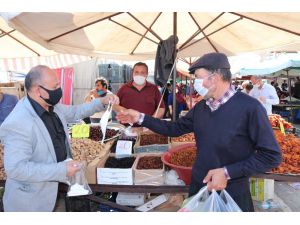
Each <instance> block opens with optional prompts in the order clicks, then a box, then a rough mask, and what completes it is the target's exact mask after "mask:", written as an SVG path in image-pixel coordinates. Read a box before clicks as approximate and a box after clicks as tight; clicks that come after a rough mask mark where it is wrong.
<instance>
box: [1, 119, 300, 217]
mask: <svg viewBox="0 0 300 225" xmlns="http://www.w3.org/2000/svg"><path fill="white" fill-rule="evenodd" d="M270 123H271V124H272V127H273V128H274V132H275V136H276V139H277V141H278V143H279V145H280V147H281V149H282V153H283V162H282V164H281V165H280V167H278V168H276V169H274V170H273V171H270V172H268V173H265V174H257V175H254V176H252V177H253V178H263V179H274V180H276V181H280V182H300V163H299V161H300V160H299V158H300V138H299V137H297V136H296V135H295V134H292V133H293V127H292V125H291V124H289V123H288V122H286V121H284V120H283V119H282V118H281V117H280V116H279V115H272V116H270ZM80 126H81V125H80V124H77V125H76V126H73V128H70V133H72V139H71V143H72V151H73V157H74V159H75V160H85V161H86V162H87V169H86V178H87V180H88V183H89V186H90V188H91V190H92V191H93V195H87V196H82V197H79V200H80V199H81V200H82V201H87V200H88V201H93V202H96V203H99V204H102V205H106V206H107V207H111V208H114V209H119V210H122V211H138V210H137V209H136V208H135V207H133V206H126V205H122V204H121V205H120V204H118V203H117V202H115V201H113V202H112V201H111V200H110V201H108V200H106V199H105V198H103V196H102V195H99V193H106V192H109V193H113V192H118V193H132V194H137V193H140V194H141V196H144V197H145V196H146V195H144V194H145V193H152V195H151V197H150V198H149V199H148V198H146V197H145V200H144V201H143V202H142V203H144V204H146V203H147V202H150V201H151V200H153V199H154V197H158V196H161V197H160V198H165V199H161V204H163V203H164V202H167V201H168V199H169V198H170V196H173V197H174V196H177V197H178V196H182V200H183V199H184V196H185V197H186V196H187V193H188V190H189V186H188V184H189V182H190V181H189V179H190V177H188V176H191V165H192V164H185V162H187V163H191V162H193V161H190V162H189V161H188V160H194V159H192V157H191V156H192V155H193V154H192V152H189V151H194V150H193V148H195V147H193V146H195V138H194V135H193V134H192V133H191V134H186V135H183V136H181V137H177V138H169V137H164V136H161V135H158V134H155V133H152V132H149V131H143V129H142V128H136V129H134V130H133V131H132V133H139V134H138V135H137V136H126V135H125V134H124V133H125V130H124V127H123V126H122V125H120V124H111V125H110V126H108V129H107V133H106V141H105V143H104V144H101V143H100V142H99V141H100V140H101V139H102V134H101V131H100V127H99V125H97V124H92V125H90V127H89V135H87V136H86V137H85V138H80V135H82V133H80V130H81V129H82V128H83V127H80ZM83 126H86V125H83ZM130 142H131V145H130V147H129V148H127V147H125V146H127V144H128V143H130ZM120 143H121V144H120ZM178 150H180V151H178ZM0 151H1V152H0V153H1V155H2V154H3V147H1V148H0ZM185 151H186V153H184V152H185ZM178 152H180V153H182V155H180V156H178V155H177V156H176V157H177V158H176V159H173V161H172V159H170V155H168V154H170V153H171V154H173V155H174V156H175V155H176V153H178ZM119 154H121V155H123V156H122V157H123V158H122V157H119V158H116V155H119ZM119 156H120V155H119ZM145 156H150V157H152V158H151V159H150V161H148V162H147V163H145V162H144V163H143V164H145V165H144V166H146V167H147V166H149V165H150V164H151V165H150V166H155V165H156V164H157V163H156V162H154V161H153V156H159V157H158V158H159V159H162V163H163V164H164V167H163V168H164V169H163V171H162V170H161V169H160V168H162V167H156V168H157V169H150V170H148V171H147V169H145V167H143V168H142V169H141V170H140V171H139V170H138V167H137V165H138V164H139V163H138V161H139V159H141V158H143V157H145ZM161 156H163V157H161ZM130 157H134V158H135V159H134V162H131V164H130V165H129V167H128V166H127V169H126V168H125V167H126V166H124V165H123V164H122V165H118V166H113V164H115V165H117V162H116V161H114V162H108V161H109V158H111V160H112V159H113V160H119V159H121V158H122V159H126V160H125V161H128V160H127V158H130ZM115 158H116V159H115ZM0 159H1V160H0V167H1V171H0V172H1V174H0V176H1V177H0V186H4V183H5V173H4V169H3V160H2V157H1V158H0ZM151 160H152V161H151ZM176 161H177V162H176ZM149 162H150V163H149ZM177 163H179V164H177ZM158 164H159V163H158ZM123 166H124V167H123ZM113 167H116V168H113ZM118 167H119V168H118ZM122 167H123V169H122ZM188 168H190V172H189V171H188ZM170 169H174V170H175V171H176V172H177V174H178V175H179V178H180V179H181V180H183V181H184V182H185V183H182V184H181V185H175V184H170V183H169V184H168V183H167V181H166V173H167V172H169V171H170ZM184 169H185V170H184ZM120 171H121V172H120ZM162 178H163V179H162ZM60 191H61V192H62V193H66V192H67V191H68V186H67V185H66V184H61V185H60ZM158 194H160V195H158ZM169 194H170V195H169ZM147 196H148V195H147ZM149 196H150V195H149ZM149 196H148V197H149ZM84 199H85V200H84ZM70 201H71V202H70ZM66 202H67V204H69V205H68V207H69V208H68V207H67V210H71V211H72V210H74V209H72V198H66ZM70 204H71V205H70ZM128 204H130V203H128ZM157 207H158V205H157ZM172 207H174V205H173V206H172ZM172 209H174V208H172ZM151 210H155V209H154V207H153V208H152V209H151ZM165 210H166V209H165Z"/></svg>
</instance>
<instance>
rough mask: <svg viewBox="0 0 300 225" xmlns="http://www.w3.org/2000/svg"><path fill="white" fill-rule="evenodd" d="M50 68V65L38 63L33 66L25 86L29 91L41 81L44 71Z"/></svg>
mask: <svg viewBox="0 0 300 225" xmlns="http://www.w3.org/2000/svg"><path fill="white" fill-rule="evenodd" d="M46 69H50V68H49V67H48V66H44V65H38V66H35V67H33V68H32V69H31V70H30V71H29V72H28V73H27V75H26V77H25V88H26V90H27V91H30V90H31V88H32V86H33V85H35V84H36V83H38V82H39V81H41V79H42V75H43V71H44V70H46Z"/></svg>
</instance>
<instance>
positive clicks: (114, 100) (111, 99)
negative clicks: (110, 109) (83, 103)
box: [100, 94, 119, 105]
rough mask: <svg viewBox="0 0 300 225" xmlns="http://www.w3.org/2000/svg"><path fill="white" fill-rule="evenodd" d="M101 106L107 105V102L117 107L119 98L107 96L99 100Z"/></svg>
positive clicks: (111, 95) (112, 95)
mask: <svg viewBox="0 0 300 225" xmlns="http://www.w3.org/2000/svg"><path fill="white" fill-rule="evenodd" d="M100 101H101V102H102V104H103V105H107V104H108V103H109V102H111V103H112V104H117V105H119V97H118V96H116V95H114V94H107V95H106V96H105V97H103V98H100Z"/></svg>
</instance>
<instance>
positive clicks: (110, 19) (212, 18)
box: [10, 12, 300, 60]
mask: <svg viewBox="0 0 300 225" xmlns="http://www.w3.org/2000/svg"><path fill="white" fill-rule="evenodd" d="M10 24H11V25H12V26H13V27H14V28H15V29H17V30H18V31H19V32H21V33H23V34H24V35H26V36H27V37H28V38H30V39H32V40H33V41H36V42H37V43H39V44H40V45H42V46H43V47H45V48H48V49H52V50H55V51H57V52H61V53H71V54H80V55H82V54H84V55H89V56H91V55H93V56H104V57H109V58H111V59H121V60H137V59H139V60H145V59H153V58H154V57H155V54H156V49H157V44H158V43H159V41H160V40H165V39H167V38H168V37H169V36H170V35H172V34H173V31H174V26H173V25H174V13H167V12H166V13H159V12H155V13H137V12H134V13H121V12H111V13H108V12H99V13H94V12H93V13H59V12H54V13H46V12H43V13H32V12H29V13H28V12H26V13H21V14H19V15H18V16H16V17H14V18H13V19H11V20H10ZM299 24H300V13H269V12H263V13H230V12H229V13H203V12H191V13H190V12H179V13H177V19H176V26H175V27H176V29H177V36H178V38H179V43H178V45H177V47H178V48H179V51H178V56H179V57H190V56H201V55H203V54H205V53H207V52H212V51H219V52H224V53H225V54H227V55H229V56H231V55H236V54H239V53H243V52H251V51H256V52H259V51H272V50H293V51H300V26H299Z"/></svg>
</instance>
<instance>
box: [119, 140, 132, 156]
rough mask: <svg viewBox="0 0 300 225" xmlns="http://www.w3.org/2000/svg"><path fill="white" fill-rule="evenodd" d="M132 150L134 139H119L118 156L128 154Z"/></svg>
mask: <svg viewBox="0 0 300 225" xmlns="http://www.w3.org/2000/svg"><path fill="white" fill-rule="evenodd" d="M131 152H132V141H123V140H119V141H118V142H117V146H116V157H117V156H122V155H123V156H128V155H131Z"/></svg>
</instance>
